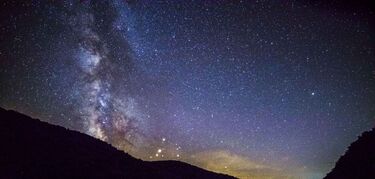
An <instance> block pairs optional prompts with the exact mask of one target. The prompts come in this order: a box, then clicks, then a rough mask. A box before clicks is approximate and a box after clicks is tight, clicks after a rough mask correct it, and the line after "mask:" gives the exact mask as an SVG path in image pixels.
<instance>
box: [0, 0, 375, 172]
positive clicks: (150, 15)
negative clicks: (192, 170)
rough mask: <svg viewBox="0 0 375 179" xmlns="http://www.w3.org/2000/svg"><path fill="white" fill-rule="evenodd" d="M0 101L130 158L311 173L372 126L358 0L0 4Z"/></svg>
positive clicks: (368, 24)
mask: <svg viewBox="0 0 375 179" xmlns="http://www.w3.org/2000/svg"><path fill="white" fill-rule="evenodd" d="M0 8H1V10H0V12H1V13H0V63H1V65H0V106H1V107H4V108H7V109H14V110H17V111H20V112H22V113H25V114H28V115H31V116H33V117H37V118H40V119H43V120H45V121H47V122H50V123H54V124H58V125H61V126H64V127H67V128H71V129H75V130H78V131H81V132H84V133H86V134H89V135H91V136H94V137H96V138H99V139H101V140H104V141H106V142H109V143H111V144H112V145H114V146H115V147H117V148H119V149H121V150H124V151H126V152H128V153H130V154H131V155H134V156H136V157H139V158H141V159H144V160H169V159H173V160H181V161H185V162H188V163H191V164H194V165H197V166H199V167H203V168H206V169H209V170H212V171H217V172H222V173H227V174H230V175H234V176H237V177H240V178H249V177H252V178H267V177H268V178H269V177H276V178H282V177H285V178H288V177H297V178H298V177H301V178H322V177H323V176H324V175H325V174H326V173H327V172H328V171H329V170H330V169H331V168H332V167H333V165H334V163H335V161H336V160H337V159H338V158H339V156H340V155H341V154H342V153H343V152H344V151H345V149H346V147H347V146H348V145H349V144H350V143H351V142H352V141H354V140H355V139H356V137H357V136H358V135H359V134H360V133H362V132H363V131H366V130H369V129H371V128H372V127H374V122H375V109H374V108H373V106H375V59H374V58H375V55H374V44H375V43H374V42H375V39H374V38H375V37H374V27H375V26H374V22H375V21H374V10H373V8H372V7H371V6H367V5H366V4H365V3H364V4H361V3H358V4H344V3H341V4H340V3H334V2H318V1H317V2H314V3H313V2H295V1H287V2H285V3H282V4H281V3H277V2H268V1H254V2H245V1H233V2H229V1H215V2H213V1H212V2H211V1H179V2H176V1H158V2H156V1H155V2H154V1H153V2H149V1H122V0H111V1H75V0H70V1H68V0H67V1H30V2H11V1H9V2H3V3H1V4H0Z"/></svg>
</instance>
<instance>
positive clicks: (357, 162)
mask: <svg viewBox="0 0 375 179" xmlns="http://www.w3.org/2000/svg"><path fill="white" fill-rule="evenodd" d="M343 178H350V179H357V178H358V179H374V178H375V129H372V130H371V131H369V132H364V133H363V134H362V136H361V137H359V138H358V140H357V141H355V142H353V143H352V144H351V145H350V146H349V148H348V150H347V151H346V153H345V155H343V156H341V157H340V159H339V160H338V161H337V163H336V166H335V168H333V170H332V171H331V172H330V173H328V174H327V176H326V177H325V179H343Z"/></svg>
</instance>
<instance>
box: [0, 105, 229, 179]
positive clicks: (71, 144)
mask: <svg viewBox="0 0 375 179" xmlns="http://www.w3.org/2000/svg"><path fill="white" fill-rule="evenodd" d="M0 137H1V138H0V139H1V146H0V178H166V179H167V178H168V179H169V178H181V179H182V178H222V179H225V178H232V177H230V176H227V175H223V174H217V173H213V172H209V171H207V170H203V169H200V168H198V167H195V166H192V165H189V164H186V163H183V162H178V161H160V162H146V161H142V160H138V159H135V158H133V157H132V156H130V155H128V154H126V153H124V152H122V151H119V150H117V149H115V148H114V147H112V146H111V145H109V144H107V143H105V142H102V141H100V140H97V139H95V138H93V137H90V136H88V135H85V134H82V133H79V132H76V131H71V130H68V129H65V128H63V127H59V126H55V125H51V124H48V123H45V122H41V121H39V120H36V119H32V118H30V117H27V116H25V115H22V114H20V113H17V112H14V111H6V110H4V109H1V108H0Z"/></svg>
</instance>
